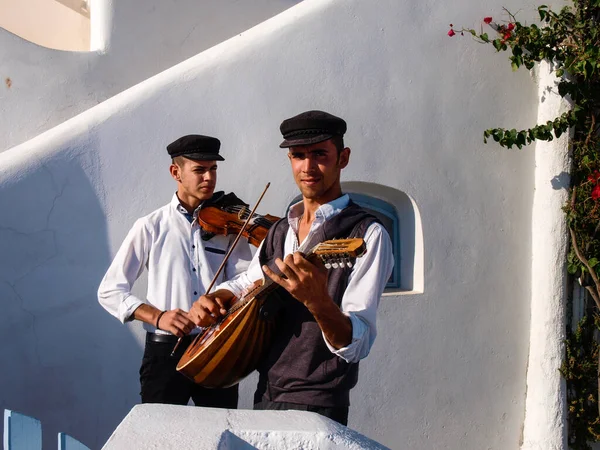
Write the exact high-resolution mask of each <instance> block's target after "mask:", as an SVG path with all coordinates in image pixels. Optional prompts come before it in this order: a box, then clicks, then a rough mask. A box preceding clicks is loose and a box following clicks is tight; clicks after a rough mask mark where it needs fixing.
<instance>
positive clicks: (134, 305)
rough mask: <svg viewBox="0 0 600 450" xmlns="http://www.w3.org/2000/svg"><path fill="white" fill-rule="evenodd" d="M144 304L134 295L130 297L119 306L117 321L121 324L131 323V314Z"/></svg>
mask: <svg viewBox="0 0 600 450" xmlns="http://www.w3.org/2000/svg"><path fill="white" fill-rule="evenodd" d="M144 303H145V302H143V301H142V300H140V299H139V298H137V297H136V296H135V295H130V296H129V297H127V298H126V299H125V300H123V301H122V302H121V303H120V304H119V320H120V321H121V322H122V323H125V322H131V321H132V320H133V312H134V311H135V310H136V309H138V308H139V307H140V305H143V304H144Z"/></svg>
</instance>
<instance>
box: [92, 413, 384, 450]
mask: <svg viewBox="0 0 600 450" xmlns="http://www.w3.org/2000/svg"><path fill="white" fill-rule="evenodd" d="M147 448H157V449H162V450H168V449H177V450H185V449H194V450H203V449H206V450H208V449H218V450H237V449H246V450H247V449H254V448H255V449H269V450H278V449H281V450H284V449H285V450H291V449H302V450H312V449H315V450H317V449H318V450H338V449H339V450H341V449H349V450H359V449H373V450H375V449H377V450H380V449H387V447H385V446H383V445H381V444H379V443H377V442H375V441H373V440H371V439H369V438H367V437H365V436H363V435H362V434H360V433H358V432H356V431H354V430H351V429H350V428H347V427H345V426H343V425H340V424H339V423H337V422H334V421H333V420H330V419H328V418H326V417H323V416H320V415H318V414H315V413H311V412H304V411H251V410H243V409H216V408H199V407H195V406H176V405H160V404H145V405H137V406H134V407H133V409H132V410H131V411H130V412H129V414H127V416H126V417H125V419H123V421H122V422H121V423H120V425H119V426H118V427H117V429H116V430H115V432H114V433H113V434H112V436H111V437H110V438H109V439H108V442H106V444H105V445H104V447H103V450H117V449H119V450H122V449H128V450H132V449H147Z"/></svg>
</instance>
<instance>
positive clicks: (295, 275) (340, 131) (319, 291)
mask: <svg viewBox="0 0 600 450" xmlns="http://www.w3.org/2000/svg"><path fill="white" fill-rule="evenodd" d="M280 129H281V132H282V134H283V137H284V141H283V142H282V144H281V145H280V147H282V148H287V149H288V158H289V160H290V163H291V168H292V174H293V176H294V180H295V181H296V184H297V185H298V188H299V189H300V192H301V193H302V201H301V202H299V203H297V204H295V205H293V206H292V207H291V208H290V210H289V213H288V217H287V218H285V219H282V220H280V221H279V222H277V224H276V225H274V226H273V227H272V228H271V229H270V230H269V233H268V235H267V237H266V239H265V240H264V241H263V242H262V244H261V246H260V247H259V251H258V252H257V253H256V254H255V256H254V258H253V260H252V263H251V264H250V267H249V268H248V270H247V271H246V272H245V273H243V274H241V275H239V276H237V277H236V278H234V279H232V280H230V281H228V282H225V283H222V284H221V285H219V286H218V287H217V290H216V291H215V292H214V293H211V294H209V295H204V296H201V297H200V298H199V299H198V301H196V302H195V303H194V305H193V306H192V308H191V310H190V314H189V317H190V319H191V320H192V321H193V322H194V323H195V324H196V325H199V326H206V325H209V324H211V323H214V321H215V320H217V319H218V318H219V317H220V316H221V315H222V314H224V313H225V312H226V310H227V308H228V306H229V304H230V302H231V301H232V300H233V299H234V296H235V297H239V296H241V295H242V294H243V292H244V291H245V290H246V289H248V288H249V287H250V286H251V285H252V284H253V283H254V282H255V281H257V280H261V279H263V277H264V276H267V277H269V278H271V279H272V280H273V281H274V282H275V283H277V284H278V285H279V286H280V287H281V289H279V291H280V293H279V295H278V296H277V298H276V301H275V302H270V300H271V299H269V300H268V302H270V303H271V305H270V306H269V305H267V306H269V307H272V306H273V305H275V307H276V309H279V311H278V313H277V319H276V331H275V339H274V340H273V343H272V345H271V347H270V348H269V350H268V352H267V356H266V357H265V359H264V361H263V362H262V363H261V365H260V366H259V368H258V371H259V375H260V376H259V382H258V387H257V391H256V393H255V397H254V403H255V404H254V408H255V409H299V410H305V411H313V412H317V413H319V414H322V415H325V416H327V417H330V418H331V419H333V420H336V421H338V422H340V423H342V424H344V425H346V424H347V421H348V407H349V397H350V395H349V394H350V389H352V388H353V387H354V386H355V385H356V382H357V380H358V362H359V360H361V359H362V358H364V357H366V356H367V355H368V353H369V350H370V349H371V346H372V345H373V341H374V340H375V336H376V334H377V330H376V314H377V306H378V304H379V299H380V297H381V295H382V293H383V289H384V287H385V285H386V283H387V280H388V279H389V277H390V274H391V271H392V268H393V256H392V245H391V241H390V238H389V236H388V234H387V232H386V231H385V229H384V227H383V226H382V225H381V224H380V223H379V222H377V221H376V219H375V218H374V217H373V216H371V215H369V214H368V213H366V212H365V211H364V210H363V209H361V208H360V207H359V206H357V205H356V204H354V203H353V202H351V201H350V199H349V197H348V195H344V194H343V193H342V189H341V185H340V176H341V172H342V170H343V169H344V168H345V167H346V166H347V165H348V162H349V160H350V149H349V148H347V147H344V144H343V135H344V133H345V132H346V122H345V121H344V120H342V119H340V118H338V117H335V116H333V115H331V114H328V113H326V112H322V111H307V112H304V113H302V114H299V115H297V116H295V117H292V118H290V119H287V120H285V121H283V123H282V124H281V127H280ZM347 237H361V238H364V240H365V244H366V248H367V251H366V254H365V255H364V256H363V257H361V258H357V259H356V262H355V264H354V265H353V266H352V268H345V269H343V270H334V271H331V272H329V273H328V272H327V271H326V270H325V268H324V267H323V265H322V264H321V263H320V262H313V261H312V260H309V259H306V258H305V253H306V252H307V251H309V250H310V249H311V248H312V247H313V246H314V245H316V244H317V243H319V242H322V241H324V240H328V239H333V238H347Z"/></svg>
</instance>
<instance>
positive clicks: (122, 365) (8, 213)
mask: <svg viewBox="0 0 600 450" xmlns="http://www.w3.org/2000/svg"><path fill="white" fill-rule="evenodd" d="M88 138H89V136H88ZM92 148H93V146H92ZM7 153H10V152H7ZM2 156H5V157H4V158H2V159H1V160H0V211H2V213H0V299H1V300H2V309H3V311H2V314H1V315H0V360H1V361H2V370H0V410H2V409H4V408H9V409H12V410H15V411H19V412H22V413H24V414H27V415H30V416H33V417H36V418H38V419H40V420H41V422H42V424H43V433H44V448H55V446H56V433H57V432H58V431H64V432H66V433H68V434H70V435H72V436H74V437H75V438H77V439H78V440H80V441H81V442H82V443H84V444H86V445H87V446H89V447H91V448H98V447H100V446H101V444H103V443H104V442H105V441H106V439H107V438H108V436H109V435H110V433H111V432H112V430H114V428H115V427H116V426H117V425H118V423H119V422H120V420H121V419H122V418H123V417H124V416H125V415H126V414H127V413H128V411H129V410H130V408H131V407H132V405H133V404H134V403H136V402H137V401H138V396H137V393H138V390H139V389H138V385H137V374H136V372H137V368H138V365H139V359H140V358H141V350H140V348H139V345H138V344H137V343H136V342H135V340H134V337H133V336H132V335H131V333H130V332H129V331H128V329H127V328H126V327H123V326H122V325H121V324H120V323H119V322H118V321H116V320H115V319H113V318H112V317H111V316H109V315H108V314H106V312H105V311H104V310H102V308H101V307H100V306H99V304H98V302H97V300H96V289H97V286H98V284H99V282H100V279H101V277H102V276H103V274H104V271H105V270H106V267H107V266H108V264H109V250H108V246H107V233H106V218H105V217H104V213H103V210H102V208H101V205H100V203H99V200H98V197H97V194H96V191H95V189H94V188H93V186H92V185H91V183H90V177H91V178H93V176H94V171H97V170H98V169H97V168H98V164H97V157H96V155H95V154H94V152H91V151H90V146H89V145H88V146H84V145H82V146H81V147H80V148H68V149H61V151H60V152H58V153H57V154H54V156H52V157H49V158H45V159H44V160H41V161H40V160H38V161H35V162H33V163H31V165H29V166H28V167H27V170H25V169H23V170H14V171H13V172H10V171H11V170H13V169H14V168H13V167H11V160H10V159H9V158H10V156H9V157H6V156H7V154H4V155H2ZM136 355H137V356H136ZM123 392H125V393H127V394H126V395H122V393H123Z"/></svg>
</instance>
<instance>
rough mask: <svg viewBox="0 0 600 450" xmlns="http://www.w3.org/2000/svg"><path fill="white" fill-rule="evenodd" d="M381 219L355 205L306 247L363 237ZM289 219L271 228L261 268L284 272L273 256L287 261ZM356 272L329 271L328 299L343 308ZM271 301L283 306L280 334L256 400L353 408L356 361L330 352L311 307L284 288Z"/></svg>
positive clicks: (261, 368) (279, 317) (262, 366)
mask: <svg viewBox="0 0 600 450" xmlns="http://www.w3.org/2000/svg"><path fill="white" fill-rule="evenodd" d="M375 221H377V219H376V218H375V217H374V216H372V215H371V214H369V213H367V212H366V211H365V210H363V209H362V208H360V207H359V206H358V205H356V204H355V203H353V202H350V204H349V205H348V207H346V208H344V210H342V211H341V212H340V213H339V214H337V215H336V216H334V217H332V218H331V219H330V220H328V221H326V222H325V223H324V224H323V225H322V226H321V227H320V228H319V229H318V230H317V232H316V233H315V234H314V235H313V236H312V237H311V238H310V241H309V245H307V246H305V247H304V248H306V249H311V248H312V247H314V246H315V245H316V244H318V243H320V242H323V241H326V240H329V239H341V238H348V237H363V236H364V235H365V232H366V230H367V228H368V227H369V225H371V224H372V223H373V222H375ZM288 228H289V224H288V222H287V219H286V218H284V219H281V220H280V221H278V222H277V223H276V224H275V225H273V227H272V228H271V229H270V230H269V234H268V235H267V237H266V239H265V241H264V243H263V246H262V249H261V254H260V262H261V265H263V264H267V265H268V266H269V267H271V268H272V270H275V271H276V272H277V273H280V272H279V270H278V269H277V266H275V264H274V260H275V258H281V259H283V256H284V255H283V248H284V243H285V237H286V234H287V231H288ZM351 270H352V269H349V268H344V269H334V270H331V271H330V272H329V275H328V281H327V286H328V290H329V295H330V296H331V298H332V299H333V300H334V302H335V303H336V304H337V305H338V306H339V305H340V304H341V301H342V296H343V294H344V291H345V290H346V286H347V285H348V276H349V275H350V272H351ZM272 295H273V296H274V298H273V297H270V298H269V299H268V301H270V302H273V301H276V302H281V303H280V305H283V306H282V308H281V309H279V312H278V314H277V317H276V318H275V321H276V331H275V336H274V339H273V343H272V345H271V348H270V349H269V351H268V353H267V356H266V357H265V359H264V360H263V362H262V363H261V364H260V366H259V367H258V371H259V373H260V379H259V383H258V388H257V391H256V394H255V397H254V402H255V403H257V402H259V401H261V400H262V398H263V396H264V397H265V398H266V399H267V400H270V401H274V402H288V403H297V404H303V405H314V406H324V407H342V406H348V405H349V404H350V389H352V388H353V387H354V386H355V385H356V382H357V381H358V363H347V362H346V361H344V360H343V359H342V358H340V357H338V356H336V355H334V354H333V353H331V351H329V349H328V348H327V346H326V344H325V340H324V339H325V338H324V337H323V334H322V332H321V329H320V327H319V325H318V324H317V322H316V320H315V318H314V317H313V316H312V314H311V313H310V312H309V311H308V309H307V308H306V307H305V306H304V305H303V304H302V303H301V302H299V301H298V300H296V299H294V298H293V297H292V296H291V295H290V294H289V293H288V292H287V291H285V290H284V289H283V288H278V289H277V290H276V291H275V293H274V294H272Z"/></svg>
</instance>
